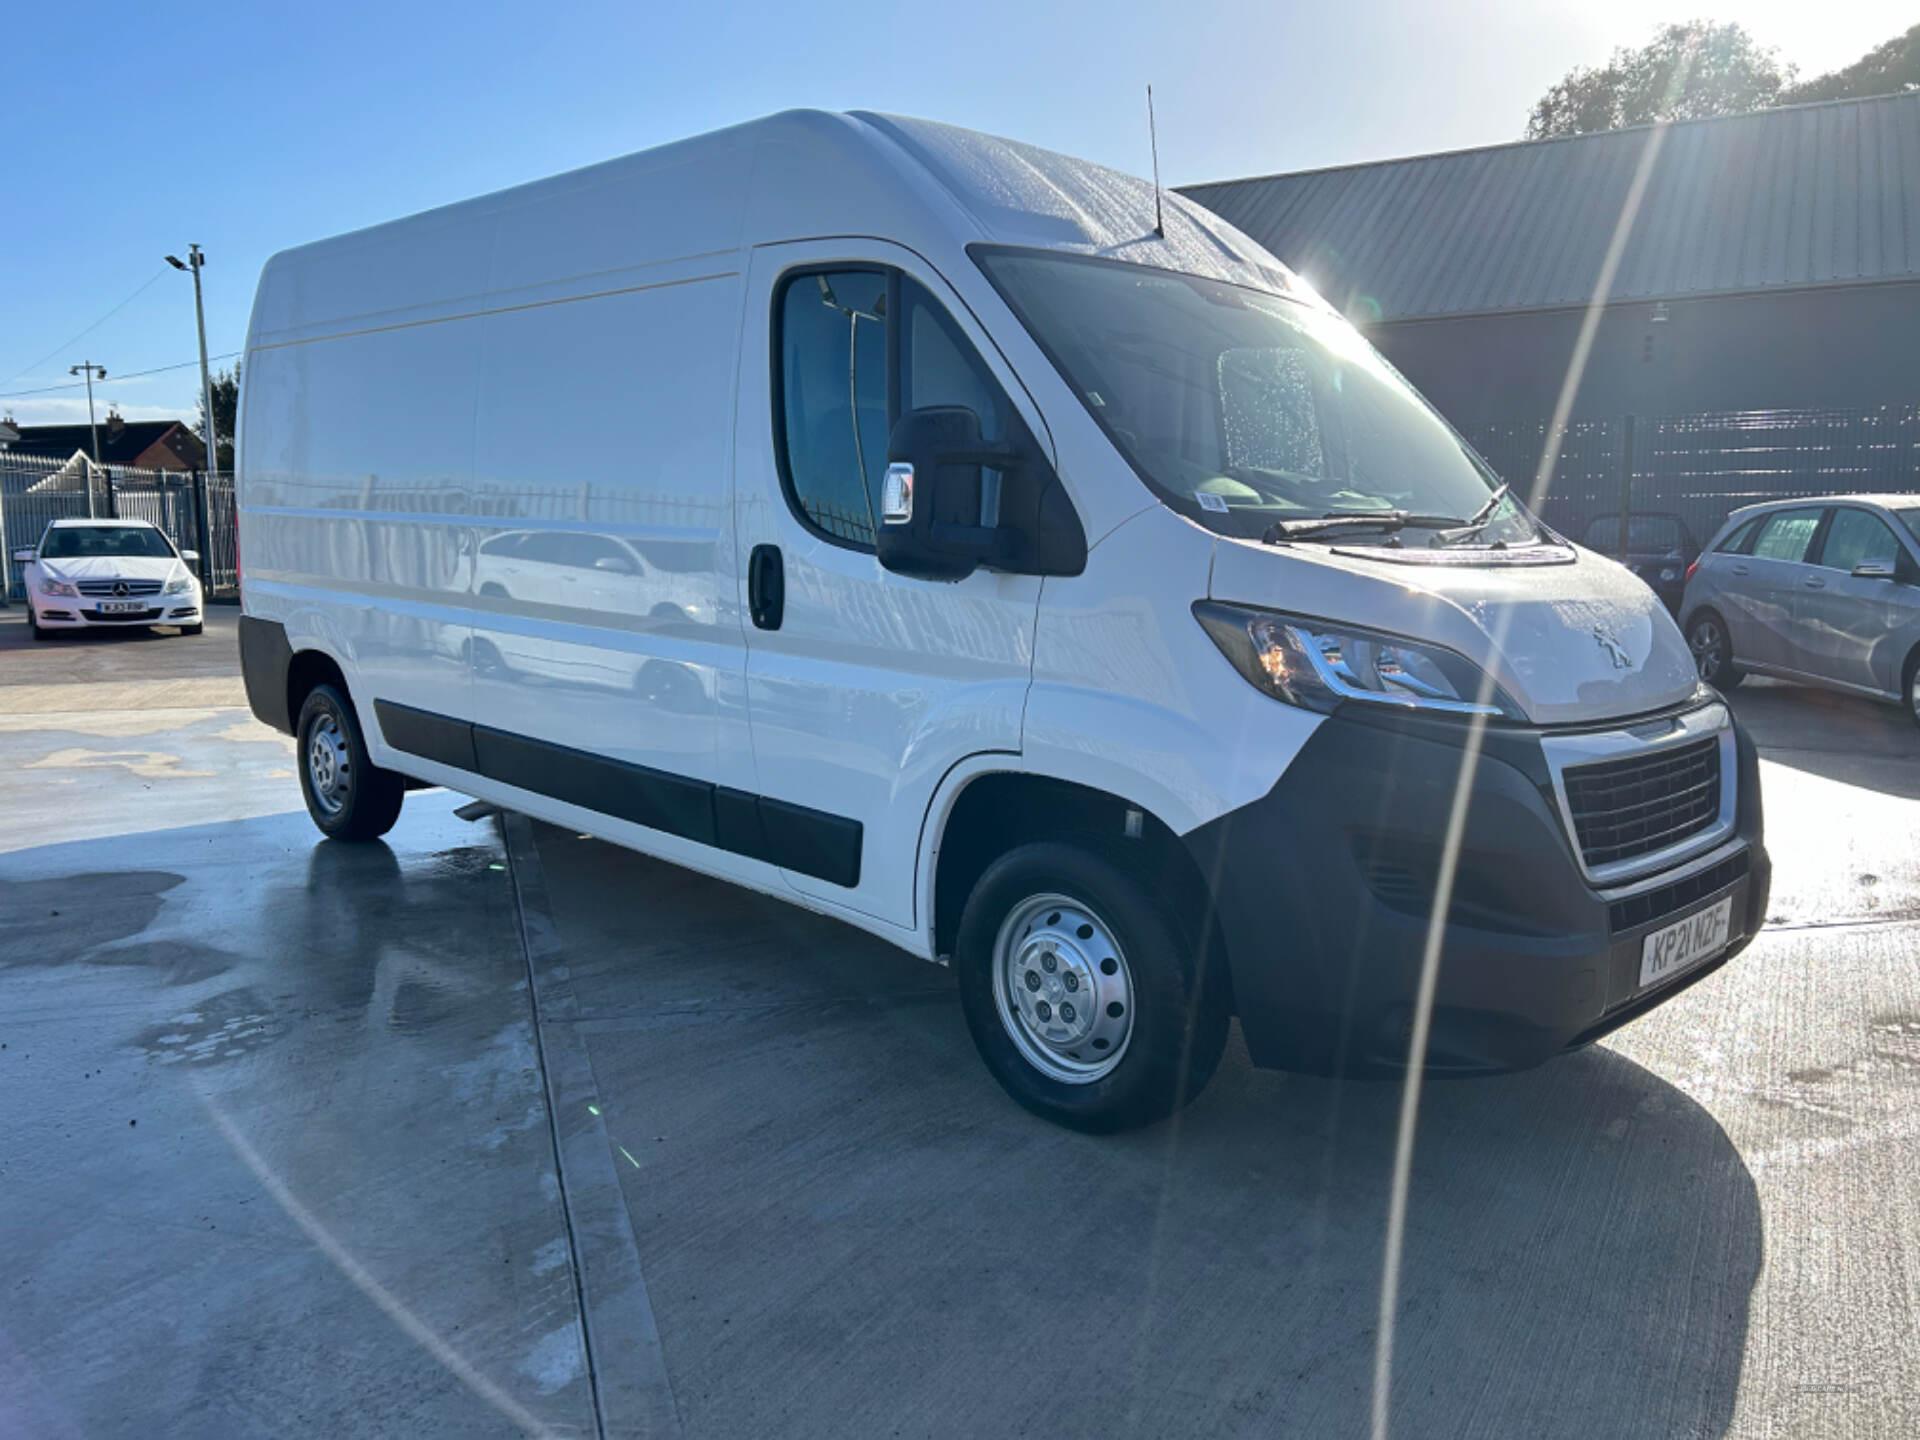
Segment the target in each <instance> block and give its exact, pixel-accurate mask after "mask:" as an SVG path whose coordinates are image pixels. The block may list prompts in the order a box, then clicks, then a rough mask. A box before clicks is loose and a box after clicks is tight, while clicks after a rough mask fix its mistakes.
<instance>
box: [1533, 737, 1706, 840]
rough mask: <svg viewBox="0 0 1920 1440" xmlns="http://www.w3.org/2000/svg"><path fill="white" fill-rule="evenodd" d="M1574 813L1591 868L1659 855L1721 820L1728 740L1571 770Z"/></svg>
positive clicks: (1700, 742) (1569, 804)
mask: <svg viewBox="0 0 1920 1440" xmlns="http://www.w3.org/2000/svg"><path fill="white" fill-rule="evenodd" d="M1563 778H1564V781H1565V784H1566V792H1567V809H1568V812H1569V813H1570V815H1571V817H1572V820H1573V830H1574V834H1576V835H1577V836H1579V838H1580V853H1581V855H1582V856H1583V857H1585V859H1586V862H1587V868H1588V869H1589V870H1597V869H1599V868H1600V867H1601V866H1602V865H1611V864H1614V863H1615V862H1617V861H1621V860H1631V859H1633V858H1635V857H1636V856H1640V855H1651V854H1653V853H1654V852H1655V851H1657V850H1665V849H1666V848H1667V847H1668V846H1670V845H1677V844H1679V843H1680V842H1681V841H1682V840H1685V839H1686V838H1687V837H1688V836H1689V835H1697V834H1699V833H1700V832H1701V831H1702V830H1705V829H1708V828H1709V827H1710V826H1712V825H1713V823H1714V822H1715V821H1716V820H1717V819H1718V818H1719V816H1720V784H1721V779H1720V739H1719V737H1718V736H1713V735H1710V736H1708V737H1707V738H1706V739H1704V740H1693V741H1689V742H1688V743H1687V744H1685V745H1676V746H1674V747H1673V748H1671V749H1667V750H1661V751H1658V752H1657V753H1655V754H1651V755H1635V756H1631V757H1629V758H1627V759H1624V760H1602V761H1597V762H1595V763H1593V764H1590V765H1573V766H1569V767H1568V768H1567V770H1566V772H1565V774H1564V777H1563Z"/></svg>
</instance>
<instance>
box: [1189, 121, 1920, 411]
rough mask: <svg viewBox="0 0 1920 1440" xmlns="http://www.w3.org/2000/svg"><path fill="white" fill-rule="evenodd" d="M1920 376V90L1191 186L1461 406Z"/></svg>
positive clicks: (1851, 392) (1792, 403)
mask: <svg viewBox="0 0 1920 1440" xmlns="http://www.w3.org/2000/svg"><path fill="white" fill-rule="evenodd" d="M1650 147H1652V148H1653V151H1654V154H1653V158H1652V161H1651V166H1650V169H1649V171H1648V178H1647V184H1646V188H1645V193H1644V196H1643V199H1642V202H1641V204H1640V206H1639V209H1638V212H1637V214H1636V216H1635V217H1634V221H1633V225H1632V229H1631V231H1630V233H1629V236H1628V239H1627V242H1626V246H1625V249H1624V251H1623V253H1622V257H1621V263H1620V265H1619V268H1618V271H1617V274H1616V276H1615V279H1614V283H1613V285H1612V287H1611V289H1610V290H1609V292H1608V293H1607V295H1606V296H1605V297H1604V299H1605V304H1606V308H1605V310H1604V312H1603V319H1602V321H1601V324H1600V327H1599V331H1598V333H1597V337H1596V341H1595V345H1594V349H1593V353H1592V357H1591V359H1590V360H1589V362H1588V367H1587V371H1586V375H1585V378H1584V380H1583V382H1582V384H1581V387H1580V390H1579V393H1578V396H1577V398H1576V403H1575V407H1574V412H1573V413H1574V414H1575V415H1576V416H1590V417H1613V416H1620V415H1626V414H1639V415H1673V414H1678V413H1683V412H1703V411H1727V410H1743V411H1744V410H1756V409H1762V408H1771V407H1849V408H1857V407H1868V406H1883V405H1908V404H1912V403H1913V402H1914V401H1916V400H1920V93H1912V94H1905V95H1894V96H1886V97H1882V98H1876V99H1870V100H1849V101H1836V102H1832V103H1828V104H1820V105H1804V106H1796V107H1791V108H1786V109H1779V110H1768V111H1762V112H1759V113H1757V114H1753V115H1743V116H1738V117H1733V118H1729V119H1720V120H1697V121H1688V122H1684V123H1681V124H1675V125H1671V126H1666V127H1642V128H1637V129H1632V130H1622V131H1616V132H1613V133H1611V134H1604V135H1587V136H1579V137H1576V138H1573V139H1568V140H1548V141H1536V142H1522V143H1519V144H1513V145H1498V146H1492V147H1489V148H1487V149H1482V150H1463V151H1457V152H1454V153H1450V154H1442V155H1428V156H1421V157H1418V158H1414V159H1408V160H1392V161H1385V162H1381V163H1378V164H1371V165H1355V166H1347V167H1343V168H1340V169H1334V170H1317V171H1310V172H1306V173H1302V174H1295V175H1274V176H1268V177H1265V178H1260V179H1252V180H1236V181H1227V182H1223V183H1219V184H1209V185H1194V186H1188V187H1184V193H1186V194H1187V195H1189V196H1191V197H1192V198H1193V199H1195V200H1197V201H1199V202H1200V203H1201V204H1203V205H1206V206H1207V207H1208V208H1210V209H1212V210H1214V211H1216V212H1217V213H1219V214H1220V215H1222V216H1224V217H1225V218H1226V219H1227V220H1229V221H1231V222H1232V223H1233V224H1235V225H1237V226H1238V227H1239V228H1240V229H1242V230H1244V231H1245V232H1246V233H1247V234H1249V235H1251V236H1252V237H1254V238H1255V239H1257V240H1259V241H1260V242H1261V243H1262V244H1264V245H1265V246H1266V247H1267V248H1268V249H1269V250H1271V251H1272V252H1273V253H1274V254H1275V255H1277V256H1278V257H1279V258H1280V259H1282V260H1284V261H1286V262H1287V263H1288V264H1289V265H1291V266H1293V267H1294V268H1295V269H1296V270H1299V271H1301V272H1302V273H1303V274H1304V275H1305V276H1306V277H1307V279H1309V280H1310V281H1311V282H1312V283H1313V284H1314V285H1315V286H1316V287H1317V288H1318V289H1319V290H1320V291H1321V293H1322V294H1324V295H1325V296H1326V297H1327V298H1328V299H1329V300H1331V301H1333V302H1334V303H1335V304H1337V305H1339V306H1341V308H1343V309H1344V310H1346V312H1347V313H1348V314H1349V315H1351V316H1353V317H1354V318H1355V319H1356V320H1360V321H1362V322H1363V323H1364V324H1365V325H1366V327H1367V330H1368V333H1369V335H1370V336H1371V337H1372V338H1373V340H1374V343H1375V344H1377V345H1378V346H1379V347H1380V348H1381V349H1382V350H1383V351H1384V352H1385V353H1386V354H1387V356H1388V357H1389V358H1390V359H1392V360H1393V362H1394V363H1395V364H1396V365H1398V366H1399V367H1400V368H1401V369H1402V370H1403V371H1404V372H1405V373H1406V374H1407V375H1408V376H1409V377H1410V378H1411V379H1412V380H1413V381H1414V383H1415V384H1417V385H1418V386H1419V387H1420V388H1421V389H1422V390H1424V391H1425V392H1426V393H1427V394H1428V395H1429V396H1430V397H1431V398H1432V399H1433V400H1434V401H1435V403H1436V404H1438V405H1439V406H1440V407H1441V409H1442V410H1444V411H1445V412H1446V413H1447V414H1448V415H1449V416H1450V417H1451V418H1452V419H1453V420H1454V421H1455V422H1456V423H1457V424H1461V425H1464V426H1473V425H1476V424H1481V423H1485V422H1512V421H1526V420H1530V419H1534V418H1537V417H1544V416H1546V415H1548V414H1550V413H1551V412H1552V410H1553V405H1554V401H1555V398H1556V396H1557V395H1558V392H1559V389H1560V385H1561V383H1562V380H1563V378H1564V376H1565V374H1566V372H1567V367H1568V362H1569V360H1570V358H1571V356H1572V353H1573V348H1574V339H1575V336H1576V334H1577V332H1578V330H1579V326H1580V320H1581V315H1582V311H1583V310H1584V308H1585V307H1586V305H1587V304H1588V302H1589V301H1590V300H1591V299H1592V298H1593V295H1594V288H1595V284H1596V282H1597V281H1598V279H1599V276H1600V271H1601V267H1602V262H1603V260H1604V257H1605V255H1606V251H1607V246H1608V242H1609V240H1610V239H1611V237H1612V234H1613V230H1614V227H1615V224H1616V222H1617V221H1618V219H1619V217H1620V215H1621V213H1622V211H1623V209H1624V208H1625V206H1626V204H1627V201H1628V198H1629V194H1630V192H1631V190H1632V187H1633V181H1634V176H1635V173H1636V171H1637V170H1638V169H1639V167H1640V165H1641V163H1642V160H1643V158H1644V157H1646V156H1647V154H1648V152H1649V148H1650Z"/></svg>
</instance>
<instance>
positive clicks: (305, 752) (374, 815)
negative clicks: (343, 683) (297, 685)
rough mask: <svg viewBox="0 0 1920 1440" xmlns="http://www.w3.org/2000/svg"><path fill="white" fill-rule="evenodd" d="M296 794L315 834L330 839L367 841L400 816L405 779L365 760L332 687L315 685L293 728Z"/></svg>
mask: <svg viewBox="0 0 1920 1440" xmlns="http://www.w3.org/2000/svg"><path fill="white" fill-rule="evenodd" d="M294 734H295V746H296V748H295V754H296V756H297V758H298V760H299V764H300V793H301V794H302V795H303V796H304V797H305V798H306V802H307V814H309V815H311V816H312V817H313V823H314V824H315V825H318V826H319V827H320V832H321V833H322V834H323V835H326V836H328V837H329V838H331V839H334V840H372V839H375V838H376V837H378V836H381V835H384V834H386V833H387V831H389V830H391V829H392V828H393V822H394V821H395V820H398V819H399V818H400V802H401V800H402V799H403V798H405V795H406V780H405V778H404V777H402V776H400V775H396V774H394V772H393V771H391V770H381V769H379V768H377V767H376V766H375V765H374V763H373V762H372V761H371V760H369V759H368V758H367V742H366V738H365V737H364V736H363V735H362V734H361V733H360V722H359V721H358V720H357V719H356V718H355V717H354V713H353V706H351V705H350V704H348V703H347V699H346V697H345V696H344V695H342V694H341V693H340V691H338V690H337V689H335V688H334V687H333V686H331V685H316V686H314V687H313V689H312V690H311V691H310V692H308V694H307V698H306V700H305V702H304V703H303V704H302V705H301V706H300V722H299V724H298V725H297V726H295V728H294Z"/></svg>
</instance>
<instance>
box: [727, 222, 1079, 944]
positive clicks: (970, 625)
mask: <svg viewBox="0 0 1920 1440" xmlns="http://www.w3.org/2000/svg"><path fill="white" fill-rule="evenodd" d="M756 357H757V362H756ZM740 373H741V382H740V402H739V412H738V418H737V429H736V439H735V455H736V470H735V487H736V488H735V494H736V526H737V533H738V541H739V554H740V555H741V557H742V559H743V566H742V570H741V572H740V577H739V578H740V584H741V604H742V606H743V608H744V610H745V611H746V612H747V613H748V615H749V616H750V617H751V623H750V624H749V627H748V628H747V631H746V636H747V708H748V714H749V723H750V727H751V731H752V736H753V754H754V763H755V768H756V772H757V795H756V796H731V797H730V796H727V795H724V794H723V795H722V796H721V798H720V801H719V810H720V814H721V818H722V823H723V825H725V824H727V823H733V824H736V825H738V826H740V827H742V829H743V830H745V831H747V832H749V833H750V835H751V840H750V842H749V843H752V844H758V845H760V846H761V847H763V848H762V852H761V853H762V855H763V858H766V859H769V860H771V861H773V862H774V863H776V864H778V865H780V866H781V867H782V869H783V870H784V872H785V874H786V878H787V880H788V882H789V883H790V884H792V885H793V886H794V888H795V889H797V890H799V891H801V892H803V893H806V894H808V895H814V896H818V897H821V898H824V899H828V900H832V901H836V902H838V903H840V904H843V905H846V906H849V907H851V908H853V909H856V910H859V911H861V912H863V913H865V914H867V915H871V916H874V917H877V918H880V919H883V920H886V921H890V922H892V923H894V924H896V925H900V926H911V925H912V924H913V923H914V920H915V916H914V870H915V862H916V857H917V854H918V850H919V841H920V827H921V822H922V819H923V817H924V815H925V813H926V808H927V805H928V803H929V801H930V799H931V797H932V794H933V790H934V787H935V786H936V785H937V784H938V783H939V781H940V778H941V777H942V776H943V775H944V774H945V773H946V772H947V770H948V769H949V768H951V766H952V765H953V764H954V763H955V762H956V761H957V760H959V759H961V758H963V757H964V756H967V755H972V754H978V753H981V752H989V751H999V752H1007V753H1012V752H1016V751H1018V750H1019V748H1020V726H1021V718H1022V714H1023V711H1024V707H1025V703H1026V694H1027V688H1028V685H1029V682H1030V679H1031V676H1032V665H1033V634H1034V623H1035V618H1036V612H1037V609H1038V603H1039V593H1040V582H1039V579H1038V578H1037V577H1034V576H1027V575H1008V574H1000V573H995V572H991V571H987V570H977V571H975V572H974V573H973V574H972V575H970V576H968V577H967V578H966V579H964V580H961V581H959V582H957V583H940V582H934V581H924V580H913V579H907V578H904V577H902V576H899V575H895V574H893V573H891V572H889V571H887V570H885V569H883V568H882V567H881V565H880V563H879V561H878V560H877V559H876V558H875V555H874V544H873V536H874V530H875V520H874V517H875V516H876V515H877V514H878V513H879V510H880V492H881V485H882V481H883V479H884V477H885V474H886V468H887V438H888V434H889V432H890V430H891V428H892V426H893V424H894V422H895V421H896V420H897V419H898V418H899V416H900V415H901V414H903V413H905V412H906V411H908V410H912V409H916V408H924V407H927V406H934V405H964V406H966V407H968V408H970V409H972V410H974V411H975V413H976V414H978V415H979V417H980V421H981V429H982V433H983V438H985V439H986V440H987V441H988V442H989V443H992V442H993V441H995V440H997V439H1000V438H1003V437H1004V436H1005V435H1006V434H1007V429H1008V425H1009V422H1010V419H1011V417H1012V415H1013V414H1014V406H1015V405H1016V404H1018V405H1019V406H1020V407H1021V408H1020V411H1019V413H1020V414H1021V416H1022V417H1023V419H1024V421H1025V423H1026V425H1027V426H1028V427H1029V428H1030V429H1031V430H1032V432H1033V433H1034V435H1036V436H1039V437H1044V436H1045V430H1044V429H1043V428H1042V426H1041V425H1040V423H1039V419H1038V413H1037V411H1035V410H1034V409H1033V408H1032V405H1031V401H1030V400H1029V399H1028V397H1027V396H1026V394H1025V392H1024V390H1022V389H1021V388H1020V387H1019V385H1018V382H1017V381H1016V380H1015V379H1014V377H1013V375H1012V374H1011V372H1010V371H1009V370H1008V369H1007V368H1006V367H1005V364H1004V361H1003V360H1002V359H1001V358H1000V356H999V355H998V353H997V352H996V351H995V350H994V349H993V347H992V346H991V344H990V343H988V342H987V341H986V339H985V336H984V332H982V331H981V330H980V329H979V327H978V326H977V325H976V324H975V322H974V321H973V319H972V317H971V316H970V315H969V314H968V313H967V312H966V310H965V308H964V306H962V305H961V304H960V303H959V301H958V300H957V298H956V297H955V295H954V294H953V292H952V291H950V290H949V289H948V288H947V287H946V286H945V285H944V284H943V283H942V281H941V280H940V278H939V277H938V276H937V275H936V274H934V273H933V272H932V270H931V269H930V268H929V267H927V266H926V265H925V264H924V262H922V261H920V260H919V258H918V257H917V256H914V255H912V254H910V253H909V252H906V251H903V250H900V249H897V248H896V247H893V246H890V245H887V244H884V243H882V242H878V241H838V242H806V243H798V244H790V245H771V246H764V247H761V248H760V249H758V250H757V251H756V252H755V254H754V257H753V263H752V267H751V275H750V280H749V285H748V299H747V313H746V321H745V344H744V347H743V354H742V363H741V370H740ZM1015 397H1017V399H1016V398H1015ZM1040 443H1041V445H1042V447H1043V448H1044V449H1045V450H1046V451H1047V452H1048V456H1049V459H1051V445H1050V443H1049V442H1048V441H1047V440H1045V439H1044V438H1043V439H1041V442H1040ZM996 478H997V477H994V476H993V475H992V474H991V472H989V475H988V481H989V485H991V483H992V482H993V481H994V480H995V479H996ZM983 518H985V517H983ZM988 523H991V521H990V520H989V521H988ZM756 809H757V816H756V815H755V814H754V813H753V812H754V811H755V810H756ZM756 824H757V826H758V829H757V830H756V829H754V828H753V827H754V826H755V825H756Z"/></svg>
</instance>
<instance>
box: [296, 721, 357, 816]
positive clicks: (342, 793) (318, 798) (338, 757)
mask: <svg viewBox="0 0 1920 1440" xmlns="http://www.w3.org/2000/svg"><path fill="white" fill-rule="evenodd" d="M307 783H308V785H309V786H310V787H311V788H312V790H313V801H314V804H316V805H318V806H319V807H320V808H321V809H322V810H323V811H325V812H326V813H327V814H328V815H338V814H339V813H340V812H341V811H342V810H344V809H345V808H346V806H347V799H348V797H349V796H351V795H352V793H353V761H352V757H351V754H350V752H349V751H348V749H347V737H346V735H345V734H344V733H343V732H342V731H341V729H340V722H339V721H338V720H336V719H334V717H333V716H331V715H325V714H323V715H320V716H317V717H316V718H315V719H314V722H313V724H312V726H311V727H309V729H308V730H307Z"/></svg>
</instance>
